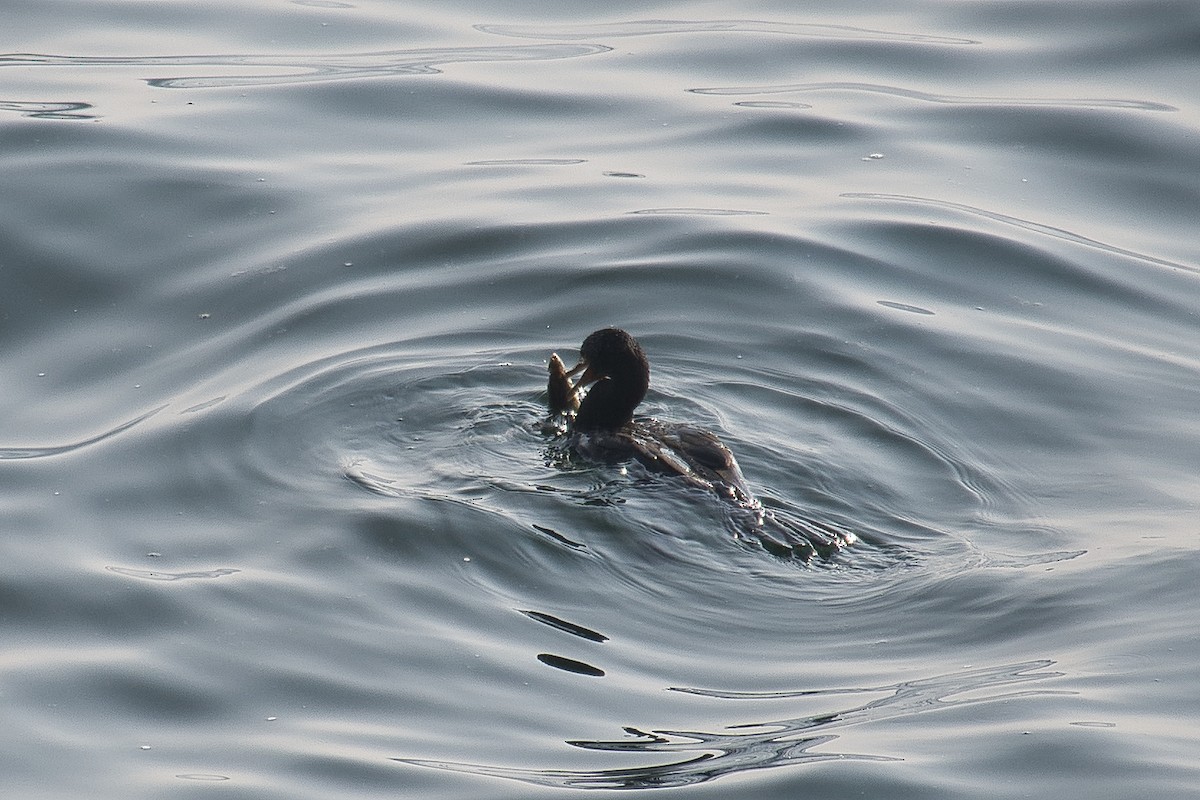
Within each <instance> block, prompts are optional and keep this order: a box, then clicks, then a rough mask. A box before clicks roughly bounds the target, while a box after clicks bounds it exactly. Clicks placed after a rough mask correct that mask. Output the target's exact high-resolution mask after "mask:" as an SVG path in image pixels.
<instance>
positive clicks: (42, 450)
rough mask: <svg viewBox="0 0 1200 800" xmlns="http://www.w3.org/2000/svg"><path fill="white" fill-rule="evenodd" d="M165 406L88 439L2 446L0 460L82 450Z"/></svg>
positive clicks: (109, 437) (127, 427)
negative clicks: (45, 444) (34, 444)
mask: <svg viewBox="0 0 1200 800" xmlns="http://www.w3.org/2000/svg"><path fill="white" fill-rule="evenodd" d="M164 408H166V406H165V405H162V406H159V407H158V408H154V409H151V410H150V411H147V412H146V413H145V414H142V415H140V416H137V417H134V418H133V419H131V420H129V421H128V422H122V423H121V424H120V425H118V426H117V427H115V428H112V429H111V430H107V431H104V432H103V433H98V434H96V435H95V436H89V437H88V438H86V439H80V440H79V441H77V442H69V443H67V444H59V445H50V446H47V447H0V461H6V460H16V459H25V458H46V457H47V456H60V455H63V454H65V453H71V452H74V451H76V450H82V449H83V448H85V447H88V446H90V445H93V444H97V443H99V442H103V441H104V440H106V439H111V438H112V437H114V436H118V435H120V434H122V433H124V432H125V431H127V430H129V429H130V428H132V427H133V426H135V425H137V424H138V423H139V422H144V421H145V420H147V419H149V418H150V417H152V416H154V415H155V414H157V413H158V412H160V411H162V410H163V409H164Z"/></svg>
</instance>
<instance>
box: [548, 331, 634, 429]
mask: <svg viewBox="0 0 1200 800" xmlns="http://www.w3.org/2000/svg"><path fill="white" fill-rule="evenodd" d="M580 370H583V375H582V377H580V379H579V382H578V383H576V384H575V389H576V390H578V389H580V388H582V387H584V386H589V385H590V386H591V387H592V388H591V390H590V391H588V393H587V396H586V397H584V398H583V401H582V402H581V403H580V404H579V413H577V414H576V415H575V421H574V423H572V427H573V428H574V429H575V430H579V431H616V430H618V429H620V428H622V427H623V426H625V425H627V424H629V423H630V422H631V421H632V420H633V410H634V409H635V408H637V406H638V403H640V402H642V398H643V397H645V396H646V389H648V388H649V386H650V362H649V361H647V360H646V354H645V353H644V352H642V348H641V345H639V344H638V343H637V340H636V339H634V338H633V337H632V336H630V335H629V334H628V333H626V332H625V331H623V330H621V329H620V328H603V329H601V330H598V331H596V332H595V333H593V334H591V335H590V336H588V337H587V338H586V339H584V340H583V345H582V346H581V347H580V348H579V363H578V364H576V365H575V367H574V368H573V369H571V371H570V372H569V373H567V374H568V375H574V374H575V373H576V372H579V371H580Z"/></svg>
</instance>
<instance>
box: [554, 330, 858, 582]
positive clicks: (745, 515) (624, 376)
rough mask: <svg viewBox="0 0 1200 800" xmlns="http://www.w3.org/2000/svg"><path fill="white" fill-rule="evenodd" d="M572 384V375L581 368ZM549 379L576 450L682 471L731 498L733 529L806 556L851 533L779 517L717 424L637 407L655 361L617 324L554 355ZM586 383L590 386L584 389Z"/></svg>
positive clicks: (786, 554)
mask: <svg viewBox="0 0 1200 800" xmlns="http://www.w3.org/2000/svg"><path fill="white" fill-rule="evenodd" d="M581 372H582V373H583V374H582V375H580V377H579V379H578V380H577V381H576V382H575V383H574V384H572V383H571V381H570V378H571V377H572V376H574V375H577V374H579V373H581ZM549 373H550V377H549V380H548V381H547V385H546V388H547V394H548V401H549V402H548V405H549V407H550V411H551V413H552V414H563V415H565V416H566V417H567V418H568V419H569V420H570V423H569V432H570V436H571V437H572V445H573V446H574V448H575V450H576V451H577V452H579V453H581V454H582V455H584V456H586V457H591V458H596V459H599V460H604V461H625V460H630V459H635V460H637V461H638V462H640V463H641V464H643V465H644V466H645V467H646V468H647V469H649V470H652V471H655V472H660V473H666V474H670V475H675V476H678V477H679V478H681V479H683V480H684V481H685V482H686V483H687V484H689V485H691V486H694V487H697V488H699V489H703V490H705V491H708V492H711V493H713V494H715V495H717V496H718V497H720V498H721V499H722V500H723V501H725V502H726V504H727V505H726V507H727V509H728V511H729V519H730V522H731V527H732V528H733V531H734V534H735V536H737V537H738V538H742V539H752V540H754V541H757V542H758V543H759V544H760V545H761V546H762V547H763V549H765V550H766V551H767V552H769V553H771V554H773V555H776V556H779V557H783V558H799V559H801V560H804V561H807V560H809V559H810V558H812V557H813V556H814V555H821V556H828V555H831V554H832V553H834V552H836V551H837V550H839V549H840V548H841V547H843V546H845V545H847V544H850V543H851V542H852V541H853V540H854V536H853V535H852V534H850V533H847V532H845V531H841V530H838V529H837V528H835V527H833V526H829V525H825V524H821V523H816V522H812V521H801V520H794V519H788V518H783V517H780V516H778V515H776V514H774V513H773V512H772V511H770V510H769V509H765V508H763V506H762V504H761V503H760V502H759V501H758V500H757V499H756V498H755V497H754V495H753V494H752V493H751V492H750V489H749V487H747V485H746V479H745V478H744V477H743V476H742V471H741V469H740V468H739V467H738V463H737V459H735V458H734V456H733V453H732V451H730V449H729V448H728V447H726V446H725V445H724V444H723V443H722V442H721V440H720V439H718V438H717V437H716V436H715V435H714V434H713V433H712V432H710V431H707V430H704V429H702V428H697V427H695V426H692V425H687V424H667V423H663V422H659V421H658V420H654V419H650V418H647V417H637V418H635V417H634V411H635V410H636V409H637V407H638V405H639V404H640V403H641V402H642V399H643V398H645V396H646V391H647V389H649V387H650V362H649V361H648V360H647V358H646V354H645V352H644V351H643V350H642V347H641V345H639V344H638V342H637V340H636V339H634V338H633V337H632V336H630V335H629V334H628V333H626V332H625V331H623V330H621V329H620V328H603V329H601V330H598V331H596V332H594V333H592V334H591V335H589V336H588V337H587V338H586V339H584V340H583V345H582V346H581V347H580V348H579V363H578V364H576V365H575V366H574V367H572V368H571V369H569V370H568V369H567V368H566V365H565V364H564V363H563V361H562V359H560V358H559V357H558V354H557V353H555V354H552V355H551V356H550V363H549ZM584 389H587V391H586V393H584V391H583V390H584Z"/></svg>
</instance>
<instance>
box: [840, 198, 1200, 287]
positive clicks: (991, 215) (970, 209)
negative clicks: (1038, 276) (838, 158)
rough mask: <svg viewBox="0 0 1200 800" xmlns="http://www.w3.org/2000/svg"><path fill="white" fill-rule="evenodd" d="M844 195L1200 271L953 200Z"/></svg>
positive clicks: (1185, 269)
mask: <svg viewBox="0 0 1200 800" xmlns="http://www.w3.org/2000/svg"><path fill="white" fill-rule="evenodd" d="M841 196H842V197H845V198H848V199H852V200H883V201H888V202H896V203H915V204H917V205H923V206H933V207H934V208H944V209H949V210H951V211H963V212H965V213H967V214H974V215H975V216H977V217H983V218H984V219H990V220H993V221H995V222H1002V223H1004V224H1005V225H1012V226H1013V227H1016V228H1022V229H1024V230H1027V231H1032V232H1034V233H1041V234H1044V235H1046V236H1052V237H1054V238H1055V239H1063V240H1065V241H1068V242H1073V243H1074V244H1079V245H1083V246H1084V247H1091V248H1095V249H1096V250H1103V251H1104V252H1106V253H1112V254H1113V255H1118V256H1125V257H1127V258H1133V259H1137V260H1138V261H1145V262H1146V263H1149V264H1158V265H1159V266H1162V267H1170V268H1171V269H1179V270H1184V271H1185V272H1200V267H1197V266H1193V265H1191V264H1181V263H1180V262H1178V261H1171V260H1169V259H1165V258H1158V257H1157V256H1151V255H1147V254H1146V253H1139V252H1137V251H1136V250H1126V249H1125V248H1123V247H1117V246H1116V245H1111V244H1107V243H1105V242H1101V241H1097V240H1096V239H1089V238H1088V237H1086V236H1082V235H1080V234H1078V233H1072V232H1071V231H1068V230H1063V229H1062V228H1056V227H1054V226H1053V225H1046V224H1044V223H1041V222H1034V221H1032V220H1028V219H1021V218H1020V217H1010V216H1009V215H1007V214H1001V213H999V212H997V211H988V210H987V209H983V208H978V207H977V206H970V205H967V204H965V203H954V202H951V201H949V200H935V199H933V198H931V197H915V196H912V195H906V194H886V193H882V192H844V193H842V195H841Z"/></svg>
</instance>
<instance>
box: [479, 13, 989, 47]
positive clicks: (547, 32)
mask: <svg viewBox="0 0 1200 800" xmlns="http://www.w3.org/2000/svg"><path fill="white" fill-rule="evenodd" d="M475 28H476V30H480V31H483V32H484V33H495V34H499V35H501V36H517V37H522V38H527V39H590V38H592V37H594V36H604V37H610V36H651V35H655V34H664V33H709V32H711V33H734V32H736V33H773V34H781V35H785V36H806V37H813V38H821V39H870V40H873V41H884V42H927V43H932V44H979V43H980V42H978V41H976V40H974V39H961V38H957V37H951V36H930V35H928V34H922V33H903V32H899V31H880V30H872V29H871V28H858V27H855V26H853V25H816V24H811V23H803V22H771V21H766V20H754V19H731V20H658V19H648V20H632V21H629V22H610V23H598V24H595V25H578V26H573V27H571V28H558V27H553V26H546V25H476V26H475Z"/></svg>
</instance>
